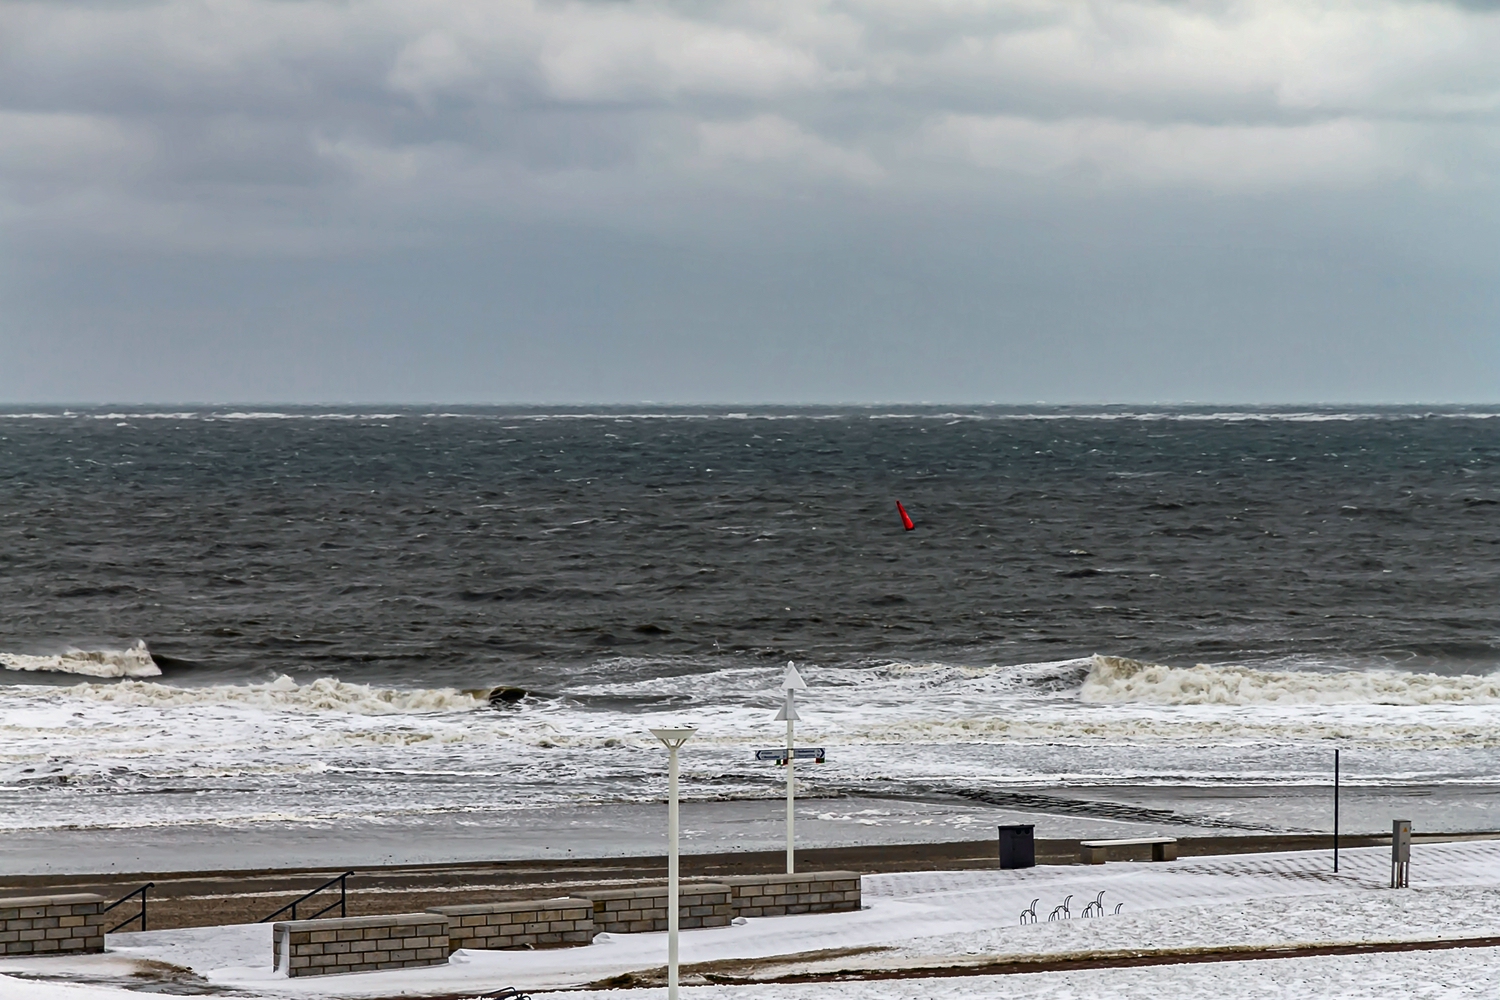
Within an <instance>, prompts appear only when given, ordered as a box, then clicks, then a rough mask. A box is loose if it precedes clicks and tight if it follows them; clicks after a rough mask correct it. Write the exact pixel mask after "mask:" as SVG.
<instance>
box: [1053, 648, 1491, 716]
mask: <svg viewBox="0 0 1500 1000" xmlns="http://www.w3.org/2000/svg"><path fill="white" fill-rule="evenodd" d="M1080 696H1081V698H1082V700H1083V701H1085V702H1093V703H1096V704H1122V703H1137V704H1149V705H1476V704H1478V705H1485V704H1496V703H1500V674H1460V675H1457V676H1451V677H1445V676H1443V675H1440V674H1419V673H1407V672H1404V671H1397V670H1360V671H1353V670H1349V671H1338V672H1317V671H1305V670H1265V669H1260V668H1254V667H1236V666H1210V665H1208V664H1202V663H1200V664H1198V665H1197V666H1195V667H1169V666H1164V665H1163V664H1160V663H1144V662H1142V661H1140V660H1131V659H1126V658H1125V657H1122V656H1094V657H1093V660H1092V665H1091V666H1090V668H1089V672H1088V676H1087V678H1085V680H1084V682H1083V688H1082V690H1081V691H1080Z"/></svg>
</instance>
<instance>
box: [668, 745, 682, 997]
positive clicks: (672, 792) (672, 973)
mask: <svg viewBox="0 0 1500 1000" xmlns="http://www.w3.org/2000/svg"><path fill="white" fill-rule="evenodd" d="M679 745H680V744H679ZM668 751H669V763H668V764H667V1000H677V908H678V907H677V747H676V746H672V747H669V748H668Z"/></svg>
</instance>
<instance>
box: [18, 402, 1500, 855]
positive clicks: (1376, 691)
mask: <svg viewBox="0 0 1500 1000" xmlns="http://www.w3.org/2000/svg"><path fill="white" fill-rule="evenodd" d="M0 482H3V484H4V488H3V491H0V607H3V609H4V614H3V615H0V665H4V666H6V667H7V668H8V670H7V671H6V672H5V673H4V674H3V675H0V677H3V679H4V680H5V681H6V683H4V684H0V734H3V737H4V738H3V740H0V830H4V831H8V834H9V835H10V836H11V837H12V839H11V840H10V841H8V842H10V843H12V844H13V845H18V844H21V843H22V841H23V840H24V841H25V843H26V844H31V845H33V846H32V847H29V848H26V849H25V850H23V849H22V848H20V847H17V848H16V850H15V851H13V852H12V861H11V862H8V863H11V864H14V865H16V866H20V867H21V868H25V867H27V866H33V867H34V866H35V865H36V864H47V865H53V866H56V865H64V866H65V865H67V864H68V863H69V862H68V860H67V857H68V856H71V855H69V854H68V852H71V851H75V850H79V851H81V850H85V849H87V850H89V851H93V852H94V854H93V855H90V856H95V855H97V856H100V857H106V856H107V857H109V858H110V859H111V860H110V863H115V862H114V860H113V856H112V855H110V853H109V852H111V851H114V850H115V848H116V846H118V845H119V844H121V843H124V844H126V845H139V844H145V843H150V844H151V845H153V847H154V849H156V850H158V852H159V853H160V854H163V855H164V856H167V857H170V858H174V859H179V860H180V863H182V864H190V865H193V866H200V867H211V866H214V865H218V864H224V863H228V859H230V858H231V856H233V857H238V854H237V853H236V852H239V851H240V850H242V849H244V850H249V849H250V848H249V846H246V845H254V844H262V845H264V844H267V843H270V844H291V843H293V842H296V843H303V844H315V843H318V844H323V845H324V846H323V847H318V848H316V850H315V849H314V848H313V847H307V848H306V850H307V851H308V852H309V854H308V857H312V856H314V855H315V854H316V856H318V857H320V858H323V859H324V861H325V862H327V863H343V862H342V861H341V860H339V859H340V858H342V857H343V854H342V853H341V852H347V851H356V848H359V850H363V851H364V852H365V855H371V856H376V855H378V856H380V857H385V856H386V855H387V853H389V852H390V851H391V850H392V847H391V844H393V843H397V842H399V843H402V844H415V843H418V842H420V843H422V844H424V845H426V846H425V847H424V848H423V849H424V850H429V849H430V850H429V855H430V857H432V858H440V857H459V856H470V855H471V854H472V852H474V851H476V850H479V851H482V852H492V851H499V852H500V853H501V854H504V853H505V852H507V851H509V852H511V853H512V854H513V855H518V854H526V853H527V852H533V851H535V850H537V847H536V845H537V844H538V843H545V844H546V845H548V850H552V849H556V850H559V851H568V850H572V851H578V852H590V851H592V852H597V851H600V850H623V851H626V852H629V851H637V852H639V851H640V850H643V849H647V848H644V847H642V844H643V843H644V841H642V840H641V838H642V837H643V836H645V834H643V833H642V832H641V829H639V828H638V827H639V823H640V818H639V817H640V815H642V814H641V813H640V812H639V810H643V809H649V808H650V806H649V804H650V803H652V802H655V801H659V799H660V796H661V794H662V787H661V783H662V775H661V760H660V751H659V748H657V747H656V745H655V742H654V741H653V740H652V739H651V737H650V736H649V734H648V733H647V728H648V727H649V726H651V725H659V724H662V723H669V722H670V723H677V722H679V721H684V720H687V721H693V722H696V723H698V724H699V725H700V726H701V730H700V733H699V735H698V736H697V737H695V739H694V740H693V742H692V743H691V744H690V746H689V748H688V750H687V751H685V755H686V756H685V758H684V761H685V763H684V766H685V769H686V770H685V776H684V792H685V794H686V795H687V796H688V798H689V799H690V800H696V801H698V802H700V803H701V802H703V801H704V800H707V799H716V800H725V803H724V805H723V806H722V808H724V809H729V810H730V811H729V812H727V813H725V812H721V813H716V814H713V815H719V816H720V818H719V819H718V820H714V819H712V818H711V816H710V814H709V813H706V812H699V813H696V814H694V815H697V816H698V817H700V818H699V819H697V820H693V821H691V823H690V828H691V829H692V830H696V831H698V834H701V835H702V837H704V838H706V839H703V840H700V841H699V843H703V844H708V843H714V844H740V845H742V846H743V845H746V844H757V845H759V846H775V844H776V842H777V840H778V838H779V832H778V829H777V827H776V824H777V823H778V822H779V820H777V819H776V817H777V815H779V814H778V813H777V812H776V809H779V807H774V808H772V809H770V810H769V811H766V813H765V815H764V816H762V817H761V818H760V819H759V820H757V821H756V822H758V823H759V824H760V825H759V826H755V827H754V831H753V832H751V833H743V834H742V832H736V831H741V830H742V829H748V828H741V827H738V826H735V824H736V823H738V822H740V820H739V819H726V818H724V817H726V816H731V815H733V816H738V817H740V819H743V818H744V817H745V816H753V815H757V812H756V811H757V809H758V808H759V806H758V805H757V804H756V803H755V801H754V800H756V799H758V798H765V797H773V796H776V795H778V794H780V785H779V782H780V780H781V776H780V774H779V773H778V772H777V770H776V769H775V768H774V767H771V766H768V765H763V764H758V763H756V761H755V758H754V755H753V753H752V751H753V750H754V749H756V748H757V747H762V748H763V747H765V746H768V745H776V741H779V740H781V739H782V738H783V731H782V729H781V727H780V726H779V724H777V723H775V722H774V721H773V720H772V716H773V713H774V707H775V701H776V692H777V689H778V685H779V679H780V676H781V671H782V665H783V663H784V661H785V660H787V659H795V660H797V661H799V662H800V663H801V665H802V668H803V672H804V675H805V676H806V677H807V679H808V681H809V683H810V685H811V690H810V691H808V692H807V694H806V696H805V698H804V701H803V709H802V715H803V719H804V721H803V722H802V723H801V724H800V727H801V728H799V730H798V732H799V736H800V737H803V738H805V739H807V740H810V741H815V742H813V743H812V745H826V746H827V747H828V748H829V761H828V763H827V764H825V765H818V766H817V767H816V768H814V769H812V770H810V771H809V772H808V773H806V774H805V775H804V778H803V780H804V781H805V788H804V791H805V793H806V794H808V795H810V796H822V797H823V798H822V799H821V800H818V801H821V802H822V803H823V804H822V805H817V804H809V806H808V808H809V810H811V818H810V820H809V822H810V823H811V824H812V826H811V827H810V829H813V830H815V831H816V830H821V831H822V832H821V833H818V834H817V836H819V837H821V838H822V842H826V843H837V842H861V841H862V840H870V839H874V840H880V839H883V838H892V837H894V838H897V839H901V838H906V839H911V838H913V837H915V838H923V837H927V838H935V839H944V838H949V839H951V838H954V837H959V836H967V835H970V834H972V833H973V832H975V831H977V830H980V829H983V828H985V827H986V826H987V825H988V824H990V823H993V822H995V821H996V820H997V819H999V820H1000V821H1010V822H1014V821H1018V820H1024V821H1035V822H1037V823H1039V824H1040V825H1039V826H1038V832H1039V834H1040V835H1042V836H1063V835H1066V836H1073V835H1078V834H1079V833H1080V832H1087V833H1095V834H1097V833H1107V832H1108V831H1125V832H1135V833H1141V832H1152V831H1155V832H1163V831H1167V830H1175V831H1183V830H1189V831H1191V830H1205V829H1208V830H1223V829H1226V828H1235V829H1239V828H1248V829H1268V828H1269V829H1317V828H1320V827H1321V828H1326V824H1327V822H1328V821H1329V819H1330V817H1329V815H1328V809H1327V805H1328V801H1327V795H1326V791H1325V786H1326V783H1327V781H1328V779H1329V768H1330V764H1331V757H1332V754H1331V749H1332V748H1333V747H1340V748H1342V751H1343V754H1344V757H1343V760H1344V768H1345V771H1344V773H1345V776H1346V777H1347V778H1348V779H1349V780H1350V781H1351V782H1352V783H1353V784H1354V785H1356V786H1358V787H1359V788H1360V789H1362V792H1361V793H1360V794H1362V795H1363V796H1364V798H1362V799H1358V801H1359V802H1361V803H1363V805H1361V806H1360V809H1361V810H1363V811H1362V812H1358V813H1357V815H1356V817H1355V819H1354V820H1351V821H1357V822H1358V823H1360V824H1362V825H1363V826H1364V827H1365V828H1367V829H1375V828H1378V827H1379V826H1381V825H1382V824H1384V823H1385V822H1387V821H1388V818H1389V816H1390V815H1391V810H1393V809H1394V810H1398V811H1406V812H1408V813H1409V814H1411V815H1412V818H1414V819H1415V820H1416V821H1417V822H1418V824H1419V828H1420V829H1424V830H1431V829H1454V830H1459V829H1468V830H1474V829H1496V828H1497V827H1500V795H1497V794H1495V792H1496V787H1497V785H1496V779H1495V777H1494V776H1495V775H1496V774H1497V773H1500V714H1497V712H1500V671H1497V667H1500V612H1497V610H1496V605H1497V597H1496V595H1497V587H1496V580H1497V571H1500V504H1497V501H1500V414H1496V415H1491V414H1488V413H1478V412H1461V411H1444V412H1437V413H1424V412H1416V411H1407V410H1382V411H1374V412H1369V413H1347V412H1340V411H1316V412H1290V411H1265V412H1232V413H1209V412H1201V411H1194V410H1174V411H1165V412H1157V413H1146V412H1138V411H1124V410H1105V411H1086V412H1076V413H1070V412H1066V411H1058V410H1042V411H1027V412H1022V411H1012V410H1003V409H980V410H972V411H963V412H954V413H950V412H939V411H936V410H906V411H901V412H885V411H881V410H874V409H842V410H790V411H788V410H766V411H756V412H752V413H749V414H733V413H729V412H721V411H702V412H685V411H682V412H675V411H674V412H668V413H661V414H643V413H632V412H623V411H622V412H603V413H592V414H576V413H575V414H564V413H546V412H539V411H533V410H477V411H464V412H461V413H458V414H455V415H438V414H430V413H426V412H422V411H418V410H409V411H399V412H393V413H381V414H377V413H372V412H359V411H344V412H329V411H290V412H283V413H279V414H259V415H250V414H231V413H228V412H222V411H212V410H203V411H199V412H193V413H188V414H181V415H160V414H146V413H139V412H128V411H127V412H121V413H102V412H79V413H70V414H61V413H48V414H41V415H11V416H8V417H0ZM898 498H899V499H900V500H902V501H903V502H904V503H905V504H906V506H907V507H908V509H909V510H910V511H911V512H912V514H913V515H914V516H915V518H916V520H917V522H918V524H919V527H918V529H917V530H916V531H914V532H911V533H905V532H903V531H902V530H901V528H900V522H899V521H898V519H897V516H896V511H895V501H896V500H897V499H898ZM138 640H144V641H145V642H146V643H147V644H149V648H150V652H151V655H154V656H155V657H156V660H157V662H158V663H160V664H161V665H162V667H163V672H162V673H161V674H160V675H159V676H158V675H157V666H156V664H153V662H152V660H151V658H150V655H148V654H147V653H146V651H145V650H140V651H138V652H134V653H132V652H129V651H128V649H127V647H129V646H130V645H131V644H132V643H134V642H136V641H138ZM70 647H78V648H81V649H82V650H84V651H85V652H82V653H79V652H66V651H67V650H69V648H70ZM88 651H95V652H94V653H92V654H91V653H89V652H88ZM64 653H65V655H60V656H54V655H52V654H64ZM1096 653H1097V654H1101V655H1099V656H1094V655H1092V654H1096ZM122 673H124V674H129V675H132V676H133V677H134V678H136V679H124V680H121V679H119V675H120V674H122ZM79 674H92V675H94V677H97V678H98V679H94V678H92V677H81V676H79ZM500 683H509V684H519V685H523V686H525V687H526V688H528V689H530V690H531V691H532V692H533V696H532V697H528V698H526V699H524V700H523V701H522V702H521V703H520V704H517V705H514V706H510V707H507V708H503V709H498V710H497V709H492V708H491V707H490V706H489V705H488V704H487V703H486V701H485V700H484V698H483V697H482V689H484V688H487V687H489V686H491V685H495V684H500ZM469 689H481V696H480V697H475V696H474V695H473V694H470V693H467V692H468V690H469ZM1392 796H1404V798H1392ZM836 797H842V802H843V803H844V804H840V805H830V804H828V803H829V799H831V798H836ZM939 801H941V802H945V803H947V805H946V806H944V807H943V809H945V810H946V812H940V813H939V814H934V812H933V811H932V810H933V809H934V808H936V807H934V806H933V805H932V803H934V802H939ZM1351 801H1354V800H1351ZM892 802H898V803H901V804H900V805H899V806H889V807H887V806H884V805H880V803H892ZM850 803H853V804H850ZM872 803H873V804H872ZM1410 803H1417V804H1419V805H1420V809H1417V810H1412V809H1411V808H1410V806H1409V804H1410ZM716 808H719V807H716ZM622 809H623V810H627V811H628V810H632V809H634V810H637V812H635V813H628V815H627V813H619V812H610V810H622ZM590 810H596V812H590ZM597 810H603V812H597ZM735 810H739V811H738V812H735ZM935 815H936V816H937V819H936V820H935V819H934V816H935ZM621 816H627V818H625V819H621V818H620V817H621ZM580 817H581V818H580ZM629 817H634V818H629ZM1007 817H1008V819H1007ZM933 822H937V824H938V825H936V826H929V825H927V824H931V823H933ZM622 823H623V824H625V825H626V826H628V827H629V828H630V836H631V837H635V840H630V838H629V837H625V835H624V834H623V833H620V832H618V831H616V829H615V827H616V826H618V825H619V824H622ZM579 824H582V825H581V826H580V825H579ZM693 824H697V825H696V826H694V825H693ZM715 824H717V825H715ZM819 824H821V827H820V826H819ZM585 827H586V828H587V829H588V830H592V831H593V832H592V833H580V832H578V831H580V830H583V829H584V828H585ZM140 829H152V830H154V831H155V832H154V833H153V834H152V836H151V837H150V838H138V837H137V836H136V835H135V834H134V833H133V832H132V831H137V830H140ZM989 829H993V827H992V826H990V827H989ZM505 830H508V831H510V833H509V834H502V833H497V831H505ZM539 830H540V831H544V835H538V833H537V831H539ZM63 831H71V832H69V833H68V834H67V836H68V837H70V838H72V839H69V840H67V841H66V843H67V844H68V845H71V846H69V847H67V848H66V849H65V851H64V855H65V856H64V857H62V858H61V859H59V858H58V857H55V856H54V854H55V850H54V848H55V846H56V844H58V843H61V841H56V840H54V839H53V838H54V837H55V836H61V835H62V832H63ZM102 831H108V832H109V834H108V836H109V837H112V838H114V839H112V840H111V839H108V838H106V839H104V840H101V839H100V837H101V836H103V833H102ZM226 831H227V832H226ZM320 831H321V832H320ZM698 834H694V835H695V836H696V835H698ZM1112 835H1113V834H1112ZM506 837H509V838H510V839H509V840H506V839H505V838H506ZM16 838H21V839H16ZM27 838H29V839H27ZM319 838H322V839H321V840H319ZM528 838H529V839H528ZM646 839H647V840H649V839H650V838H649V837H646ZM653 843H654V841H653ZM101 844H103V845H105V846H104V847H102V848H101V846H100V845H101ZM445 844H446V845H448V846H446V847H445V846H442V845H445ZM476 844H478V845H481V846H479V847H475V846H474V845H476ZM361 845H362V846H361ZM601 845H602V846H601ZM631 845H634V846H631ZM131 849H132V850H133V849H135V848H134V846H132V847H131ZM287 849H288V850H292V848H287ZM101 850H102V851H103V852H104V853H103V854H100V851H101ZM28 851H29V852H30V853H28ZM317 851H324V852H325V853H323V854H317ZM328 852H331V853H328ZM356 853H357V851H356ZM79 856H80V857H81V856H82V855H79ZM122 856H123V855H122ZM130 856H132V857H134V856H135V855H130ZM247 856H248V855H247ZM330 859H332V860H330ZM80 863H81V862H80ZM138 863H139V864H142V865H144V864H147V863H148V862H147V861H146V860H141V861H139V862H138ZM150 863H152V864H155V863H156V862H150ZM174 863H176V862H174Z"/></svg>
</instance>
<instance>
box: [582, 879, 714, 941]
mask: <svg viewBox="0 0 1500 1000" xmlns="http://www.w3.org/2000/svg"><path fill="white" fill-rule="evenodd" d="M578 895H579V896H581V897H583V898H584V899H588V900H591V901H592V902H593V904H594V930H596V931H609V932H610V933H611V934H631V933H637V932H640V931H664V930H666V929H667V887H666V886H665V885H641V886H632V887H630V888H628V889H589V890H586V891H583V892H580V893H578ZM677 904H678V906H677V920H678V926H679V927H681V928H683V929H684V930H686V929H688V928H690V927H725V926H728V924H729V922H730V921H731V920H733V919H734V911H733V909H732V908H731V904H730V902H729V886H727V885H723V884H721V883H718V882H695V883H689V884H687V885H683V886H681V887H680V888H679V891H678V895H677Z"/></svg>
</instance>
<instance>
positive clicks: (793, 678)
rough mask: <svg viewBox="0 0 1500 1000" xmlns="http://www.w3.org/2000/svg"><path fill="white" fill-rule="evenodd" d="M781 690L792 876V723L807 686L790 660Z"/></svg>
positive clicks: (794, 858)
mask: <svg viewBox="0 0 1500 1000" xmlns="http://www.w3.org/2000/svg"><path fill="white" fill-rule="evenodd" d="M781 690H782V691H784V692H785V693H786V702H785V703H784V704H783V705H782V706H781V711H780V712H777V713H776V719H777V721H778V722H779V721H782V720H785V721H786V873H787V874H788V875H792V874H795V873H796V871H797V856H796V849H795V847H794V846H793V845H794V843H795V841H794V838H793V827H794V826H795V825H796V819H797V774H796V771H795V770H794V767H793V760H794V759H795V756H796V754H795V747H796V744H795V743H794V742H793V738H792V723H794V722H796V721H797V720H798V719H799V718H801V716H799V715H798V714H797V699H796V693H797V692H798V691H806V690H807V684H806V682H804V681H803V680H802V675H801V674H799V673H797V665H796V664H794V663H792V662H791V661H790V660H789V661H787V665H786V676H785V677H784V678H782V681H781Z"/></svg>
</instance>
